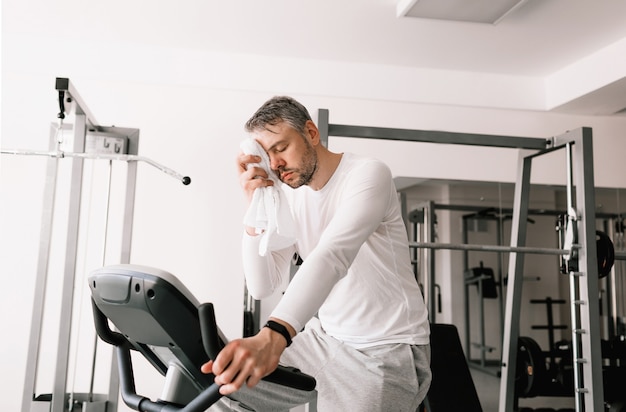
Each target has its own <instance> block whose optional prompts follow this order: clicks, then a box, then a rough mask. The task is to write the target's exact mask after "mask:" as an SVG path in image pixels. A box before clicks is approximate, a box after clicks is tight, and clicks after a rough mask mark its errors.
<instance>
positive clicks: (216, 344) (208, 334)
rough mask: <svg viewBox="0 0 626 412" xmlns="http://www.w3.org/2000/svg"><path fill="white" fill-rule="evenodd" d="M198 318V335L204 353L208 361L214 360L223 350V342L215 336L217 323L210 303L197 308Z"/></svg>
mask: <svg viewBox="0 0 626 412" xmlns="http://www.w3.org/2000/svg"><path fill="white" fill-rule="evenodd" d="M198 317H199V318H200V334H201V335H202V344H203V345H204V351H205V352H206V354H207V355H208V356H209V359H211V360H215V358H216V357H217V354H218V353H220V351H221V350H222V348H224V342H222V340H221V339H220V337H219V336H218V334H217V322H216V321H215V310H214V309H213V304H212V303H203V304H202V305H200V306H199V307H198Z"/></svg>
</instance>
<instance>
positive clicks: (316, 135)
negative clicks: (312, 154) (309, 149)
mask: <svg viewBox="0 0 626 412" xmlns="http://www.w3.org/2000/svg"><path fill="white" fill-rule="evenodd" d="M304 130H305V131H306V132H307V133H308V134H309V139H311V144H312V145H313V146H316V145H318V144H319V142H320V131H319V129H318V128H317V126H316V125H315V123H313V121H312V120H307V121H306V123H305V124H304Z"/></svg>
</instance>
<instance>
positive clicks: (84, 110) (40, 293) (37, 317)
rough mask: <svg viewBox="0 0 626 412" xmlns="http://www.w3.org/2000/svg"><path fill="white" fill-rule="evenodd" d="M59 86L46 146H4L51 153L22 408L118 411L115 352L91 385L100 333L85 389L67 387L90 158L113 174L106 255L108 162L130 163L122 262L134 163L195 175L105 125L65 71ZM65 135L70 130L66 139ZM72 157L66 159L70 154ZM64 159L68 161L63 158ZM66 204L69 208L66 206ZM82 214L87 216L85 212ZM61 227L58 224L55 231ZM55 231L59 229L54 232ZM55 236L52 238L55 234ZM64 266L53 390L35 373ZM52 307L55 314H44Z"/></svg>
mask: <svg viewBox="0 0 626 412" xmlns="http://www.w3.org/2000/svg"><path fill="white" fill-rule="evenodd" d="M55 90H56V91H57V93H58V99H59V113H58V115H57V117H58V118H59V123H58V124H52V125H51V131H50V141H49V149H48V151H32V150H20V149H4V148H3V149H2V150H1V153H2V154H3V155H21V156H44V157H48V162H47V169H46V170H47V171H46V182H45V188H44V196H43V214H42V218H41V232H40V242H39V255H38V263H37V275H36V281H35V294H34V304H33V312H32V319H31V329H30V340H29V346H28V352H27V353H28V355H27V365H26V375H25V383H24V393H23V398H22V399H23V400H22V412H44V411H45V412H65V411H73V410H77V409H75V408H80V410H81V411H83V412H104V411H106V412H114V411H116V410H117V401H118V387H119V378H118V375H117V367H116V366H115V364H116V360H115V355H113V360H112V362H113V367H112V368H111V377H110V381H109V392H108V394H96V393H93V384H94V371H95V359H96V345H97V338H95V336H94V338H95V339H94V341H95V343H94V349H93V364H92V365H91V366H92V369H91V383H90V389H89V392H88V393H75V392H74V391H73V390H72V391H70V390H68V381H69V379H68V375H69V373H68V372H69V371H68V369H69V367H68V365H69V363H70V347H71V344H72V342H71V340H72V315H73V312H74V311H75V308H74V301H75V296H74V292H75V290H74V285H75V283H78V284H80V285H83V284H85V282H82V281H81V282H76V281H75V279H81V280H82V279H83V276H84V274H83V273H80V272H81V270H80V269H81V268H79V264H78V261H79V249H80V247H82V244H79V235H80V234H79V229H80V226H81V223H84V222H82V221H81V209H82V205H81V201H82V200H83V189H84V187H83V186H84V183H83V177H84V174H85V170H84V169H85V167H84V166H85V163H84V160H85V159H92V160H108V161H109V181H108V187H107V205H106V214H107V217H106V222H105V224H104V226H105V227H104V241H103V243H104V251H103V256H102V259H103V260H104V257H105V255H106V247H107V240H108V239H107V236H106V233H107V231H108V229H109V228H108V214H109V210H108V209H109V201H110V195H111V170H112V163H113V161H114V160H115V161H121V162H123V163H125V164H126V187H125V190H124V203H123V221H122V227H121V240H120V255H119V260H118V261H117V263H129V262H130V251H131V238H132V226H133V210H134V203H135V187H136V178H137V163H138V162H145V163H148V164H150V165H151V166H153V167H156V168H157V169H159V170H160V171H162V172H163V173H165V174H168V175H170V176H172V177H174V178H175V179H178V180H180V181H181V182H182V183H183V184H185V185H187V184H189V183H190V182H191V179H190V178H189V177H187V176H182V175H180V174H179V173H177V172H175V171H173V170H172V169H169V168H167V167H165V166H163V165H161V164H159V163H157V162H155V161H153V160H151V159H149V158H147V157H143V156H138V147H139V129H130V128H120V127H106V126H100V125H98V123H97V122H96V120H95V117H94V116H93V114H92V113H91V112H90V111H89V109H88V107H87V105H86V104H85V102H84V101H83V99H82V98H81V97H80V95H79V94H78V92H77V91H76V89H75V88H74V86H73V84H72V83H71V82H70V80H69V79H67V78H57V79H56V83H55ZM66 105H68V106H70V105H71V106H72V111H73V118H74V124H73V125H72V124H66V123H64V120H65V118H66V115H67V114H69V110H66ZM65 137H69V138H68V139H67V141H66V139H65ZM66 159H68V160H66ZM64 161H67V162H69V163H70V166H71V167H70V171H69V175H70V176H69V180H70V182H69V191H67V192H66V193H65V192H64V191H62V190H59V188H58V185H57V183H58V177H59V169H60V166H61V163H62V162H64ZM65 165H67V164H65ZM58 204H61V205H62V206H65V205H67V210H61V211H59V210H55V206H56V205H58ZM63 212H65V213H63ZM60 214H63V217H64V218H65V221H66V223H67V227H66V230H65V231H62V232H63V233H62V236H61V241H62V242H65V245H64V246H61V247H62V248H63V247H64V258H63V266H62V267H58V266H56V265H55V267H51V266H50V260H51V249H52V246H53V243H54V242H53V240H54V241H56V240H57V239H58V237H53V223H54V221H55V215H60ZM83 217H84V216H83ZM58 230H59V229H57V231H58ZM57 234H58V233H57ZM53 238H54V239H53ZM57 273H60V274H62V279H61V299H60V315H59V316H60V318H59V319H60V320H59V329H58V336H57V347H56V348H57V350H56V365H55V368H54V376H53V383H52V386H53V387H52V391H51V392H50V393H40V394H38V393H36V390H37V388H36V384H37V377H38V372H39V370H38V369H39V368H38V367H39V363H40V352H41V347H42V345H41V338H42V328H43V324H44V315H45V313H44V312H45V309H46V308H45V302H46V293H47V291H46V284H47V283H48V278H49V275H51V274H57ZM47 315H50V314H47Z"/></svg>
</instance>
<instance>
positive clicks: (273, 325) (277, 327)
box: [264, 320, 291, 347]
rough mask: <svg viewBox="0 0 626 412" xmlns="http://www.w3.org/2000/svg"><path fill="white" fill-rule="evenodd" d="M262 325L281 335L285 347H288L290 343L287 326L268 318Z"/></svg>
mask: <svg viewBox="0 0 626 412" xmlns="http://www.w3.org/2000/svg"><path fill="white" fill-rule="evenodd" d="M264 327H265V328H268V329H271V330H272V331H274V332H277V333H279V334H280V335H282V336H283V338H285V341H286V342H287V346H286V347H289V345H291V334H290V333H289V330H288V329H287V327H285V326H284V325H282V324H280V323H278V322H276V321H273V320H268V321H267V323H266V324H265V326H264Z"/></svg>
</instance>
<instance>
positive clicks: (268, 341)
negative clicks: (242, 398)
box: [201, 328, 287, 395]
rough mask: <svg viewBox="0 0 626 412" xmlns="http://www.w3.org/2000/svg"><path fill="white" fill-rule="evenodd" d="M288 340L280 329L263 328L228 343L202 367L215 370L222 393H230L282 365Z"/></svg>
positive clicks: (216, 379)
mask: <svg viewBox="0 0 626 412" xmlns="http://www.w3.org/2000/svg"><path fill="white" fill-rule="evenodd" d="M286 345H287V343H286V342H285V339H284V338H283V337H282V336H281V335H280V334H278V333H276V332H274V331H272V330H270V329H268V328H262V329H261V330H260V331H259V333H257V334H256V335H255V336H252V337H249V338H243V339H236V340H233V341H231V342H229V343H228V345H226V346H225V347H224V349H222V350H221V351H220V353H219V355H218V356H217V358H216V359H215V361H209V362H207V363H205V364H204V365H202V367H201V371H202V372H204V373H213V374H214V375H215V383H217V384H218V385H221V388H220V393H221V394H222V395H229V394H231V393H233V392H236V391H237V390H239V389H240V388H241V387H242V386H243V385H244V384H246V385H247V386H248V387H250V388H251V387H253V386H255V385H256V384H257V383H259V381H260V380H261V379H262V378H263V377H265V376H267V375H269V374H270V373H272V372H273V371H274V370H275V369H276V367H277V366H278V361H279V359H280V355H281V354H282V353H283V351H284V350H285V347H286Z"/></svg>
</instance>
